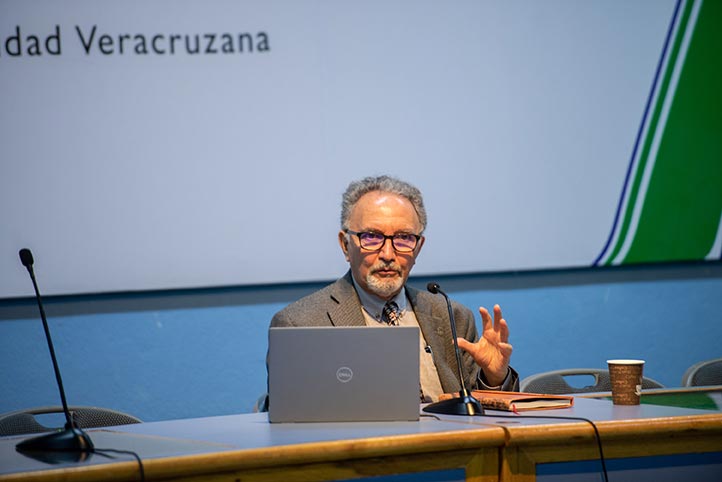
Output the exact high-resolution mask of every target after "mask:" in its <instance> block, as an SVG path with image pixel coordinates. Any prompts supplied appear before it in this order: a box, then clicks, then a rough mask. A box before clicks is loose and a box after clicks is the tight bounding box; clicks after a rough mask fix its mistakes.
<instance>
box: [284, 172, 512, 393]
mask: <svg viewBox="0 0 722 482" xmlns="http://www.w3.org/2000/svg"><path fill="white" fill-rule="evenodd" d="M425 228H426V210H425V208H424V203H423V199H422V196H421V192H419V190H418V189H417V188H415V187H414V186H412V185H410V184H408V183H406V182H403V181H400V180H398V179H395V178H392V177H388V176H379V177H367V178H365V179H362V180H360V181H356V182H352V183H351V184H350V185H349V186H348V188H347V189H346V192H345V193H344V195H343V200H342V205H341V230H340V231H339V233H338V242H339V245H340V246H341V250H342V251H343V253H344V256H345V257H346V261H348V263H349V265H350V270H349V271H348V272H347V273H346V275H345V276H343V277H342V278H341V279H339V280H337V281H336V282H334V283H333V284H331V285H329V286H327V287H325V288H323V289H321V290H319V291H317V292H315V293H312V294H311V295H309V296H306V297H305V298H302V299H300V300H298V301H296V302H295V303H293V304H291V305H289V306H288V307H286V308H285V309H283V310H281V311H280V312H278V313H276V315H275V316H274V317H273V320H272V321H271V326H273V327H276V326H321V325H323V326H364V325H367V326H374V325H379V324H383V325H386V324H389V325H410V326H419V327H420V329H421V330H420V331H421V339H420V340H419V342H420V344H421V348H422V350H421V364H420V368H421V373H420V381H421V390H422V394H423V399H424V401H426V402H429V401H436V400H437V399H438V397H439V395H441V394H442V393H444V392H446V393H451V392H458V391H459V390H460V388H461V387H460V386H459V378H458V369H457V362H456V353H455V350H454V344H453V341H452V339H451V337H452V334H451V328H450V324H449V315H448V309H447V306H446V301H445V300H444V298H443V297H442V296H440V295H434V294H431V293H428V292H426V291H420V290H417V289H414V288H412V287H410V286H406V280H407V279H408V277H409V273H410V272H411V269H412V268H413V266H414V263H415V262H416V257H417V256H418V255H419V253H420V252H421V248H422V247H423V245H424V240H425V238H424V236H423V232H424V229H425ZM452 306H453V311H454V318H455V320H456V325H457V335H458V336H459V338H458V343H459V348H461V349H462V350H463V356H462V364H463V372H464V377H465V379H464V383H465V384H466V387H467V388H469V389H475V388H478V389H501V390H518V387H519V377H518V375H517V374H516V372H515V371H514V370H513V369H512V368H511V367H510V366H509V359H510V357H511V352H512V346H511V345H510V344H509V342H508V341H509V329H508V327H507V324H506V321H505V320H504V319H503V318H502V316H501V309H500V308H499V306H498V305H497V306H495V307H494V317H493V320H492V317H491V315H490V314H489V312H488V311H487V310H486V309H485V308H479V313H480V314H481V318H482V322H483V333H482V337H481V338H479V337H478V336H477V331H476V325H475V322H474V315H473V314H472V312H471V311H470V310H469V309H468V308H466V307H464V306H462V305H460V304H458V303H456V302H452ZM369 356H373V354H369Z"/></svg>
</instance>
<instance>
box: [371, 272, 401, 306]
mask: <svg viewBox="0 0 722 482" xmlns="http://www.w3.org/2000/svg"><path fill="white" fill-rule="evenodd" d="M382 269H386V270H387V269H392V270H394V271H396V272H397V273H398V276H394V277H391V278H386V277H378V276H376V275H375V273H376V272H377V271H379V270H382ZM366 284H367V285H368V287H369V289H370V290H371V291H373V292H374V294H376V295H377V296H379V297H381V298H385V299H387V298H391V297H392V296H395V295H396V293H398V292H399V291H401V288H402V287H403V286H404V277H403V275H402V272H401V268H399V267H398V266H394V265H380V266H376V267H374V268H373V269H371V270H370V271H369V273H368V274H367V275H366Z"/></svg>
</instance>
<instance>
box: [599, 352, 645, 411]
mask: <svg viewBox="0 0 722 482" xmlns="http://www.w3.org/2000/svg"><path fill="white" fill-rule="evenodd" d="M607 365H608V366H609V378H610V380H611V382H612V402H613V403H614V404H615V405H639V397H640V395H642V371H643V368H644V360H607Z"/></svg>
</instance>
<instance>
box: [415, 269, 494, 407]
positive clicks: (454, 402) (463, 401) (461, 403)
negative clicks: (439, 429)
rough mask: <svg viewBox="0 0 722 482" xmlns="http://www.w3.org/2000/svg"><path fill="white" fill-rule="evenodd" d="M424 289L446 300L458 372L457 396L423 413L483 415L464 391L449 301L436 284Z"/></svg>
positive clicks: (452, 313) (477, 402)
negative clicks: (458, 387)
mask: <svg viewBox="0 0 722 482" xmlns="http://www.w3.org/2000/svg"><path fill="white" fill-rule="evenodd" d="M426 289H427V290H429V292H430V293H433V294H441V295H442V296H443V297H444V299H445V300H446V307H447V308H448V309H449V322H450V323H451V335H452V338H453V339H454V350H456V366H457V368H458V370H459V385H460V386H461V390H459V396H458V397H454V398H451V399H449V400H442V401H440V402H436V403H431V404H429V405H427V406H426V407H424V412H431V413H441V414H444V415H484V409H483V408H482V406H481V403H480V402H479V400H477V399H476V398H474V397H472V396H471V394H470V393H469V391H468V390H467V389H466V384H465V383H464V373H463V371H462V365H461V352H460V350H459V342H458V341H457V340H456V338H457V337H456V320H455V319H454V310H452V309H451V301H450V300H449V297H448V296H446V293H444V292H443V291H442V290H441V287H440V286H439V285H438V283H433V282H432V283H429V284H428V285H426Z"/></svg>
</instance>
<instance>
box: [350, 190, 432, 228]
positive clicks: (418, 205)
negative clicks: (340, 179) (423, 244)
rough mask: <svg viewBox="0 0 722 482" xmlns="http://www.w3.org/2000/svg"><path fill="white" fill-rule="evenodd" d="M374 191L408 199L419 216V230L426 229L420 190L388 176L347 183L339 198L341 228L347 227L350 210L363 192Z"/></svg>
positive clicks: (424, 209)
mask: <svg viewBox="0 0 722 482" xmlns="http://www.w3.org/2000/svg"><path fill="white" fill-rule="evenodd" d="M374 191H381V192H388V193H391V194H396V195H398V196H401V197H404V198H406V199H408V200H409V202H410V203H411V205H412V206H413V207H414V210H415V211H416V215H417V216H418V217H419V222H420V223H421V232H422V233H423V232H424V230H425V229H426V208H425V207H424V199H423V197H422V196H421V191H419V190H418V188H416V187H415V186H413V185H411V184H409V183H408V182H405V181H402V180H400V179H396V178H394V177H390V176H375V177H365V178H363V179H361V180H359V181H353V182H352V183H351V184H349V185H348V187H347V188H346V192H344V193H343V198H342V200H341V229H348V219H349V217H350V216H351V210H352V209H353V207H354V206H355V205H356V203H357V202H358V200H359V199H361V197H362V196H363V195H364V194H368V193H370V192H374ZM419 234H420V233H419Z"/></svg>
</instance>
